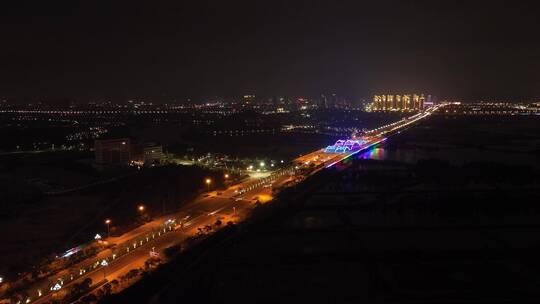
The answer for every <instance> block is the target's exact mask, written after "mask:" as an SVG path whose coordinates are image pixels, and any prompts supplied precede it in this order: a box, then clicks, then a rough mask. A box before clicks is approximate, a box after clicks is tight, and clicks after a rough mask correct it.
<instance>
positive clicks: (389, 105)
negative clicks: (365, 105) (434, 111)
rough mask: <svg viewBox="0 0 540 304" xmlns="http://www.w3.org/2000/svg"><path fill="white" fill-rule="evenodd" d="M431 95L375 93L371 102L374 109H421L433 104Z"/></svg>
mask: <svg viewBox="0 0 540 304" xmlns="http://www.w3.org/2000/svg"><path fill="white" fill-rule="evenodd" d="M432 104H433V102H432V97H431V95H427V97H426V96H425V95H424V94H402V95H393V94H382V95H374V96H373V102H372V104H371V110H373V111H421V110H423V109H424V108H425V107H426V105H432Z"/></svg>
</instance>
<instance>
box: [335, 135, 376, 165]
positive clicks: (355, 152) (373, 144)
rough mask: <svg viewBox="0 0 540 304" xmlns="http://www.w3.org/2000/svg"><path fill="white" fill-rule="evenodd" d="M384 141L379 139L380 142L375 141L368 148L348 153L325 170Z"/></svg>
mask: <svg viewBox="0 0 540 304" xmlns="http://www.w3.org/2000/svg"><path fill="white" fill-rule="evenodd" d="M385 140H386V137H385V138H383V139H381V140H379V141H376V142H374V143H372V144H369V145H368V146H365V147H364V148H362V149H358V150H356V151H354V152H352V153H349V154H347V155H346V156H345V157H343V158H340V159H339V160H337V161H335V162H333V163H331V164H330V165H328V166H326V168H330V167H332V166H333V165H335V164H337V163H339V162H340V161H342V160H344V159H346V158H348V157H350V156H352V155H355V154H357V153H360V152H362V151H366V150H367V149H369V148H371V147H373V146H375V145H377V144H380V143H382V142H383V141H385Z"/></svg>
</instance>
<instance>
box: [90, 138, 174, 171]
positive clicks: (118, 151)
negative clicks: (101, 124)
mask: <svg viewBox="0 0 540 304" xmlns="http://www.w3.org/2000/svg"><path fill="white" fill-rule="evenodd" d="M94 154H95V163H96V166H97V167H98V168H106V167H112V166H116V167H124V166H141V167H142V166H147V167H148V166H155V165H159V164H161V163H162V161H163V158H164V155H163V147H162V146H161V145H159V144H157V143H148V142H145V143H137V142H134V141H132V140H131V139H130V138H115V139H96V141H95V143H94Z"/></svg>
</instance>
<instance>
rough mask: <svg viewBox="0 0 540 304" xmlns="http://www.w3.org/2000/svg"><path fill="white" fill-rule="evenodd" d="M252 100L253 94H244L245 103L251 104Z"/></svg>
mask: <svg viewBox="0 0 540 304" xmlns="http://www.w3.org/2000/svg"><path fill="white" fill-rule="evenodd" d="M254 101H255V95H251V94H248V95H244V103H245V104H253V102H254Z"/></svg>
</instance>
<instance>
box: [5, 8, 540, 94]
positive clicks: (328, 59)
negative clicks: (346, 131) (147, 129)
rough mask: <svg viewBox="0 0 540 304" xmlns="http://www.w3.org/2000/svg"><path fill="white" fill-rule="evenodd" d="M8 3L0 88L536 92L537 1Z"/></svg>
mask: <svg viewBox="0 0 540 304" xmlns="http://www.w3.org/2000/svg"><path fill="white" fill-rule="evenodd" d="M9 2H11V3H10V4H4V3H3V4H0V23H1V26H0V37H1V43H0V60H1V63H0V96H7V97H17V98H43V97H46V98H47V97H48V98H51V99H52V98H53V97H63V98H75V99H84V98H88V97H92V98H93V97H106V96H109V97H130V96H179V97H181V96H182V97H183V96H210V95H220V96H232V95H237V94H244V93H255V94H258V95H318V94H320V93H323V92H334V91H335V92H338V93H339V94H342V95H345V96H350V97H353V98H356V97H360V96H366V95H369V94H371V93H373V92H377V91H390V92H396V93H400V92H412V91H423V92H431V93H434V94H436V95H438V96H441V97H461V98H481V97H501V98H503V97H540V21H539V20H540V18H539V16H540V10H539V9H538V5H535V1H515V0H514V1H472V0H470V1H406V0H401V1H397V0H396V1H365V2H364V1H336V0H335V1H293V0H289V1H255V0H252V1H241V2H240V1H223V0H220V1H63V2H60V1H34V2H36V3H40V4H30V2H27V1H9ZM53 2H54V4H53ZM112 2H114V3H112Z"/></svg>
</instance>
